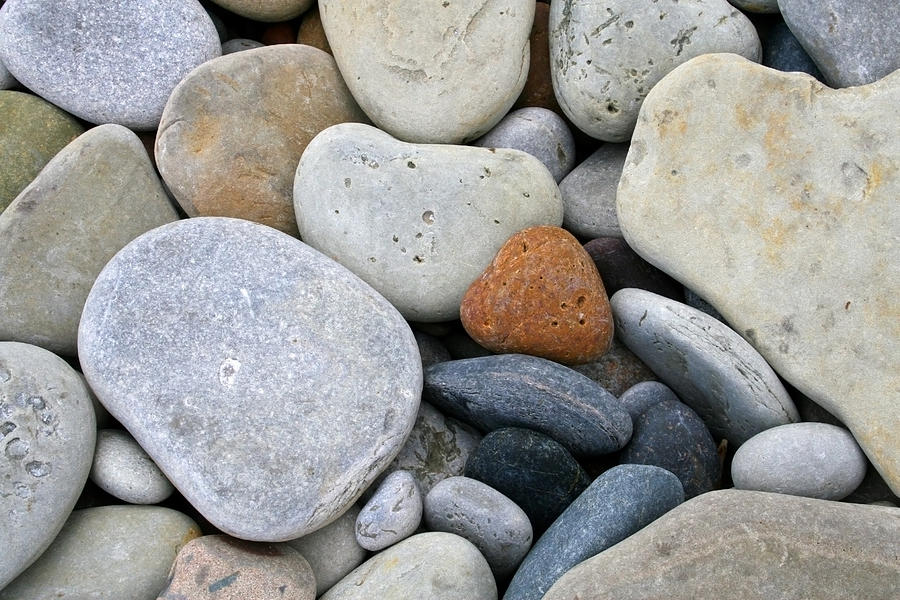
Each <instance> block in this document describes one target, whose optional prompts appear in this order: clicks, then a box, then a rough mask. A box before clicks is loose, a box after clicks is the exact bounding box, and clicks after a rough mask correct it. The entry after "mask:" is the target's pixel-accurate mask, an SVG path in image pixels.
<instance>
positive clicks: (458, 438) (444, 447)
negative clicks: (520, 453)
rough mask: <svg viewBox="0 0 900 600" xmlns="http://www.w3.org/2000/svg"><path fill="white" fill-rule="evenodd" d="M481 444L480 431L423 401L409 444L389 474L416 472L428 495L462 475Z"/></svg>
mask: <svg viewBox="0 0 900 600" xmlns="http://www.w3.org/2000/svg"><path fill="white" fill-rule="evenodd" d="M480 441H481V434H480V433H478V431H476V430H475V429H473V428H472V427H470V426H469V425H466V424H465V423H461V422H460V421H457V420H456V419H452V418H450V417H445V416H444V415H443V414H441V412H440V411H439V410H437V409H436V408H434V407H433V406H431V405H430V404H428V402H422V403H421V404H420V405H419V414H418V415H417V416H416V423H415V425H413V428H412V431H411V432H410V433H409V437H408V438H406V443H405V444H403V448H401V449H400V452H399V454H397V458H395V459H394V460H393V462H392V463H391V464H390V465H389V466H388V468H387V469H385V471H392V470H399V469H402V470H404V471H408V472H410V473H412V474H413V476H414V477H415V478H416V483H417V485H418V486H419V490H420V491H421V492H422V495H423V496H424V495H425V494H427V493H428V492H429V491H430V490H431V488H432V487H434V485H435V484H436V483H437V482H439V481H441V480H442V479H446V478H447V477H453V476H454V475H462V474H463V470H464V469H465V468H466V461H467V460H468V458H469V455H470V454H471V453H472V452H473V451H474V450H475V448H476V447H477V446H478V443H479V442H480Z"/></svg>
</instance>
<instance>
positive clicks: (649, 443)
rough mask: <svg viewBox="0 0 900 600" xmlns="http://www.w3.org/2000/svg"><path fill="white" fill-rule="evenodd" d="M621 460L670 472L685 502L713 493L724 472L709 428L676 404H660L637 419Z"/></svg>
mask: <svg viewBox="0 0 900 600" xmlns="http://www.w3.org/2000/svg"><path fill="white" fill-rule="evenodd" d="M619 460H620V462H622V463H630V464H640V465H653V466H656V467H662V468H663V469H666V470H668V471H671V472H672V473H674V474H675V476H676V477H678V479H679V480H680V481H681V485H682V486H684V496H685V498H693V497H694V496H697V495H699V494H703V493H705V492H708V491H710V490H712V489H713V488H714V487H715V486H716V484H717V483H718V481H719V476H720V475H721V471H722V468H721V465H720V464H719V455H718V453H717V452H716V442H715V441H714V440H713V438H712V435H710V433H709V430H708V429H707V428H706V425H704V424H703V421H702V420H701V419H700V417H698V416H697V413H695V412H694V411H692V410H691V409H690V408H689V407H688V406H687V405H686V404H684V403H682V402H679V401H677V400H663V401H662V402H658V403H656V404H654V405H653V406H651V407H650V408H648V409H647V410H646V411H644V412H643V414H641V415H640V417H638V418H637V420H636V421H635V423H634V434H633V435H632V436H631V441H630V442H628V445H627V446H625V449H624V450H622V452H621V454H620V455H619Z"/></svg>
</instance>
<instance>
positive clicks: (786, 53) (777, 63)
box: [762, 21, 825, 81]
mask: <svg viewBox="0 0 900 600" xmlns="http://www.w3.org/2000/svg"><path fill="white" fill-rule="evenodd" d="M762 45H763V59H762V64H763V65H765V66H767V67H771V68H773V69H778V70H779V71H786V72H797V71H799V72H802V73H806V74H808V75H812V76H813V77H815V78H816V79H818V80H820V81H821V80H823V79H825V76H824V75H822V72H821V71H819V67H817V66H816V63H815V62H813V59H812V58H810V56H809V54H807V53H806V50H804V49H803V46H802V45H801V44H800V41H799V40H798V39H797V38H796V37H795V36H794V34H793V33H791V30H790V28H789V27H788V26H787V24H786V23H784V21H779V22H778V23H776V24H775V25H772V27H770V28H769V30H768V31H767V32H766V35H765V37H763V40H762Z"/></svg>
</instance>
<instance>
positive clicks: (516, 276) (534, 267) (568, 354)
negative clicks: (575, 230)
mask: <svg viewBox="0 0 900 600" xmlns="http://www.w3.org/2000/svg"><path fill="white" fill-rule="evenodd" d="M459 313H460V320H461V321H462V324H463V327H465V329H466V332H468V334H469V335H470V336H472V339H474V340H475V341H476V342H478V343H479V344H481V345H482V346H484V347H485V348H487V349H489V350H491V351H493V352H512V353H522V354H530V355H533V356H541V357H543V358H547V359H550V360H554V361H557V362H561V363H567V364H582V363H587V362H591V361H594V360H597V359H598V358H600V357H601V356H603V354H604V353H605V352H606V351H607V350H608V349H609V346H610V343H611V342H612V336H613V327H612V318H611V313H610V308H609V299H608V297H607V295H606V290H605V289H604V287H603V281H602V280H601V279H600V276H599V275H598V273H597V268H596V267H595V266H594V263H593V261H592V260H591V257H590V256H589V255H588V253H587V252H585V250H584V248H583V247H582V246H581V244H579V243H578V240H576V239H575V237H574V236H573V235H572V234H571V233H569V232H568V231H566V230H565V229H562V228H560V227H550V226H538V227H529V228H528V229H524V230H522V231H520V232H518V233H516V234H515V235H513V236H512V237H511V238H509V240H507V241H506V243H505V244H503V247H502V248H500V251H499V252H497V255H496V256H495V257H494V260H493V261H492V262H491V264H490V265H488V267H487V268H486V269H485V270H484V272H483V273H482V274H481V276H480V277H478V278H477V279H476V280H475V281H474V282H473V283H472V285H470V286H469V289H468V290H467V291H466V294H465V296H463V299H462V304H461V306H460V309H459Z"/></svg>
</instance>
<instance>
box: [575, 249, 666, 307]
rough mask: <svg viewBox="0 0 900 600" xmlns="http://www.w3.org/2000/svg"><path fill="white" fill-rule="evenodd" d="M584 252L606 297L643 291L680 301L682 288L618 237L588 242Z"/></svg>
mask: <svg viewBox="0 0 900 600" xmlns="http://www.w3.org/2000/svg"><path fill="white" fill-rule="evenodd" d="M584 249H585V250H586V251H587V253H588V254H589V255H590V257H591V259H592V260H593V261H594V265H595V266H596V267H597V272H598V273H600V278H601V279H602V280H603V286H604V287H605V288H606V293H607V294H609V295H610V296H612V295H613V294H615V293H616V292H618V291H619V290H621V289H622V288H640V289H642V290H647V291H648V292H653V293H654V294H659V295H660V296H665V297H666V298H671V299H673V300H678V301H681V300H682V299H683V298H684V292H683V291H682V290H683V288H682V286H681V285H679V284H678V282H676V281H675V280H674V279H672V278H671V277H669V276H668V275H666V274H665V273H664V272H662V271H660V270H659V269H657V268H656V267H654V266H653V265H651V264H650V263H648V262H647V261H646V260H644V259H643V258H641V257H640V255H638V253H637V252H635V251H634V250H632V249H631V246H629V245H628V242H626V241H625V240H623V239H622V238H619V237H601V238H596V239H593V240H591V241H589V242H588V243H587V244H585V245H584Z"/></svg>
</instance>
